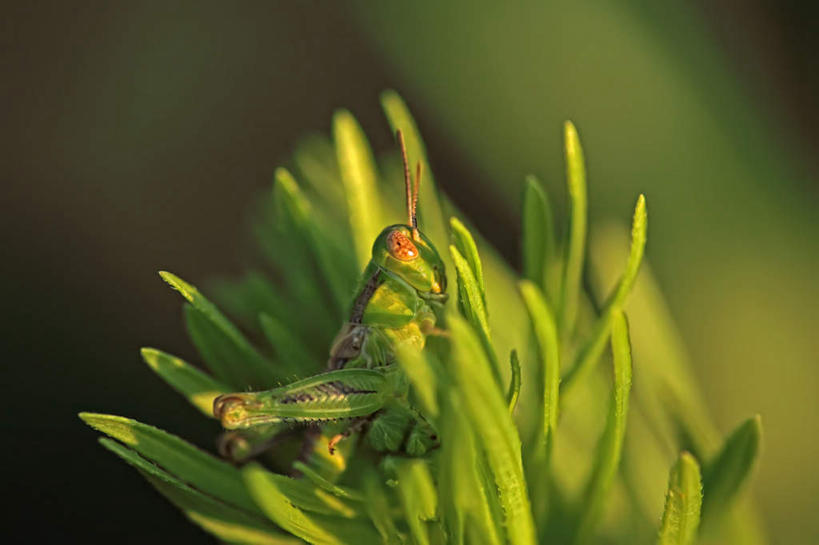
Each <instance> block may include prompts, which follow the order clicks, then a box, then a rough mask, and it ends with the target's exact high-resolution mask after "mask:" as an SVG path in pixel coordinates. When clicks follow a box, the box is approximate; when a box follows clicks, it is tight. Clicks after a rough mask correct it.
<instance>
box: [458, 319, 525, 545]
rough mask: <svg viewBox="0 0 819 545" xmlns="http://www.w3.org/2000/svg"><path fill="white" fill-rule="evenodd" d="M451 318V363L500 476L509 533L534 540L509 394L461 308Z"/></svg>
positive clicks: (513, 537) (495, 472)
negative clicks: (495, 374)
mask: <svg viewBox="0 0 819 545" xmlns="http://www.w3.org/2000/svg"><path fill="white" fill-rule="evenodd" d="M448 323H449V325H450V328H451V333H452V342H453V353H452V358H451V362H450V364H451V366H452V369H453V373H454V374H455V380H456V382H457V384H458V385H459V389H460V393H461V395H462V396H463V401H464V403H463V405H464V409H465V413H466V414H467V416H468V419H469V422H470V424H471V427H472V428H473V429H474V430H475V432H476V434H477V437H478V440H479V444H480V445H481V447H482V449H483V450H484V451H485V452H486V456H487V459H488V461H489V467H490V468H491V470H492V474H493V475H494V478H495V485H496V486H497V492H498V494H499V497H500V504H501V506H502V507H503V515H504V527H505V529H506V533H507V538H508V540H509V542H510V543H512V544H513V545H517V544H530V543H535V528H534V523H533V521H532V512H531V507H530V505H529V496H528V493H527V490H526V482H525V480H524V477H523V464H522V462H521V446H520V437H519V436H518V433H517V429H516V428H515V425H514V423H513V422H512V417H511V415H510V414H509V410H508V408H507V405H506V400H505V399H504V396H503V393H502V392H501V391H500V388H499V386H498V384H497V381H496V380H494V378H493V376H492V373H491V371H490V366H489V364H488V362H487V361H486V357H485V355H484V351H483V349H482V347H481V344H480V341H479V340H478V339H477V338H476V337H475V334H474V333H473V330H472V328H471V327H469V325H468V324H467V323H466V322H465V321H464V320H463V318H461V317H460V316H458V315H457V314H450V315H449V317H448Z"/></svg>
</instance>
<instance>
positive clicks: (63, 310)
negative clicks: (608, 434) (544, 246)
mask: <svg viewBox="0 0 819 545" xmlns="http://www.w3.org/2000/svg"><path fill="white" fill-rule="evenodd" d="M3 12H4V15H3V17H2V20H0V40H1V42H0V43H1V44H2V47H0V71H1V72H0V104H2V106H0V107H2V111H3V115H2V128H3V131H2V132H3V135H2V137H0V143H1V144H2V145H1V146H0V148H2V153H0V161H1V162H2V171H0V172H2V180H0V183H2V186H1V187H2V189H0V203H2V209H1V210H0V232H2V234H3V243H2V248H3V267H2V271H3V278H2V282H0V289H2V290H3V293H2V301H3V306H4V312H2V320H3V326H2V331H3V333H2V339H3V341H2V346H3V350H2V354H3V365H2V388H3V402H4V403H3V416H2V432H3V433H2V438H3V439H4V445H3V448H2V449H0V450H2V456H3V458H4V461H3V466H2V467H3V489H4V494H5V496H6V498H8V499H10V500H11V504H12V505H11V509H10V511H9V508H8V507H6V508H4V511H5V513H6V514H7V515H10V516H11V518H10V519H9V520H12V521H14V522H9V523H7V524H6V525H5V528H4V530H3V533H4V534H7V533H8V532H11V535H12V536H13V537H18V538H19V537H21V536H27V537H28V538H29V540H30V541H31V542H37V540H38V539H39V540H42V539H45V538H49V539H52V540H53V539H58V538H59V539H60V541H61V542H85V543H89V542H96V541H103V540H104V541H114V542H118V543H145V542H148V540H157V541H156V542H165V541H167V539H168V537H169V536H173V538H174V539H175V540H177V542H203V541H204V542H207V540H208V539H209V538H207V537H206V536H205V535H204V534H201V533H200V531H199V530H197V529H196V528H194V527H193V526H190V525H188V524H187V523H186V522H185V520H184V518H183V517H182V516H181V515H180V514H179V513H177V512H176V511H175V510H174V509H173V508H171V507H170V506H168V505H167V504H166V503H165V501H164V500H161V499H160V498H159V497H158V496H157V495H156V494H155V493H154V492H153V491H152V490H151V489H150V488H149V486H148V485H147V484H146V483H144V482H143V481H142V479H141V478H140V477H139V476H138V475H137V474H136V473H135V472H133V470H131V469H130V468H128V467H126V466H125V465H124V464H122V463H121V462H120V461H118V460H116V459H114V457H112V456H111V455H110V454H109V453H107V452H104V451H103V450H102V449H101V448H99V447H98V445H97V444H96V442H95V434H94V433H93V432H92V431H90V430H88V429H86V428H85V427H84V426H83V425H82V424H81V423H80V421H79V420H78V419H77V418H76V416H75V414H76V412H77V411H80V410H89V409H90V410H98V411H102V412H112V413H116V414H124V415H128V416H132V417H134V418H138V419H139V420H142V421H146V422H151V423H155V424H159V425H161V426H162V427H164V428H166V429H168V430H169V431H172V432H176V433H179V434H181V435H184V436H186V437H190V438H193V439H194V440H195V441H196V442H197V443H199V444H201V445H205V446H208V445H211V444H212V440H213V439H212V436H213V429H212V426H211V425H209V424H208V423H207V422H204V421H203V419H201V418H198V417H197V415H196V414H195V411H194V410H193V409H191V408H190V407H189V406H188V405H187V404H186V403H185V402H184V401H183V400H182V399H181V398H179V397H178V396H175V395H173V394H172V393H171V392H170V391H169V390H168V389H167V387H166V386H165V385H163V384H161V382H160V381H159V380H158V379H157V378H156V377H155V376H154V375H153V374H152V373H150V372H149V371H148V370H147V369H146V368H145V366H144V364H143V363H142V362H141V361H140V359H139V355H138V348H139V347H140V346H144V345H149V346H156V347H159V348H162V349H165V350H167V351H169V352H172V353H176V354H180V355H183V356H193V349H192V348H191V347H190V346H189V345H188V343H187V341H186V338H185V335H184V331H183V326H182V322H181V315H180V305H179V300H178V298H177V296H176V295H175V294H173V293H172V292H171V291H170V290H168V289H167V287H166V286H164V285H163V283H162V282H161V281H160V279H159V278H158V277H157V276H156V271H157V270H158V269H160V268H163V269H169V270H172V271H174V272H177V273H179V274H180V275H182V276H183V277H184V278H186V279H189V280H191V281H194V282H196V283H199V284H204V285H207V280H208V279H210V278H214V277H217V276H230V275H237V274H239V273H241V272H242V271H243V270H245V269H246V268H247V266H248V265H249V264H251V263H253V262H254V260H255V259H256V257H255V254H254V251H253V249H252V244H251V242H250V237H249V236H248V223H249V222H248V211H249V210H250V209H251V208H252V204H253V202H254V199H256V198H257V197H258V195H259V194H260V193H261V192H262V191H263V190H264V189H266V188H267V187H268V185H269V184H270V182H271V175H272V172H273V169H274V168H275V166H276V165H277V164H279V163H281V162H282V161H284V160H286V158H287V157H288V155H289V153H290V151H291V150H292V148H293V146H294V145H295V144H296V143H297V141H298V139H299V138H300V137H302V136H304V135H305V134H307V133H309V132H312V131H325V132H326V131H328V130H329V123H330V117H331V115H332V112H333V110H334V109H335V108H337V107H340V106H344V107H347V108H349V109H351V110H352V111H353V113H354V114H355V115H356V116H357V117H358V118H359V120H360V121H361V123H362V125H363V126H364V128H365V130H366V131H367V133H368V136H369V137H370V138H371V142H372V143H373V146H374V147H375V148H376V150H380V151H383V150H387V149H391V146H392V143H391V142H392V140H391V136H390V134H389V132H388V129H387V125H386V123H385V122H384V121H383V119H382V114H381V112H380V108H379V104H378V94H379V92H380V91H381V90H383V89H385V88H395V89H397V90H398V91H399V92H400V93H401V94H402V95H403V96H404V97H405V99H406V100H407V102H408V103H409V105H410V107H411V108H412V110H413V112H414V114H415V115H416V118H417V119H418V122H419V125H420V127H421V130H422V133H423V134H424V137H425V139H426V141H427V144H428V147H429V149H430V156H431V159H432V164H433V168H434V169H435V170H436V174H437V176H436V177H437V179H438V181H439V183H440V184H441V185H442V186H443V188H444V190H446V191H447V192H448V193H449V194H450V195H451V196H452V197H453V200H454V201H455V202H456V203H457V204H458V205H459V206H460V207H461V208H462V209H464V210H465V211H466V213H467V214H468V215H470V216H471V217H472V219H473V220H474V222H475V223H476V225H477V226H478V228H479V229H480V230H481V232H482V233H483V235H485V236H486V237H487V238H488V239H489V240H491V241H493V242H494V243H495V244H496V245H497V246H498V247H499V249H500V251H501V252H502V253H503V255H505V256H506V257H508V259H509V260H510V261H511V262H512V263H515V264H517V262H518V257H517V256H518V248H517V245H516V240H517V237H518V234H519V226H518V219H517V218H518V216H517V210H518V202H519V197H520V184H521V181H522V178H523V176H524V175H525V174H528V173H530V172H533V173H535V174H538V175H539V176H541V178H542V179H544V180H545V181H546V183H547V186H548V188H549V190H550V192H551V193H552V196H553V197H554V199H555V200H556V201H557V202H562V201H561V199H562V198H563V196H564V191H563V162H562V157H561V123H562V121H563V120H564V119H567V118H570V119H572V120H573V121H574V122H575V124H576V125H577V126H578V128H579V130H580V132H581V137H582V139H583V142H584V146H585V149H586V154H587V158H588V170H589V179H590V181H589V183H590V188H589V195H590V200H591V202H590V207H591V212H590V217H591V218H592V220H594V219H598V220H603V219H606V218H612V217H615V218H624V219H627V218H628V217H629V213H630V209H631V206H632V204H633V200H634V196H635V194H636V193H637V192H644V193H646V195H647V198H648V202H649V217H650V221H649V225H650V227H649V245H648V250H647V256H648V259H649V261H650V263H651V265H652V267H653V269H654V271H655V272H656V274H657V277H658V279H659V282H660V285H661V286H662V288H663V289H664V291H665V294H666V296H667V299H668V301H669V304H670V307H671V309H672V311H673V314H674V316H675V318H676V320H677V322H678V325H679V328H680V331H681V335H682V338H683V339H684V341H685V343H686V346H687V348H688V351H689V354H690V356H691V359H692V361H693V362H694V364H695V370H696V373H697V376H698V379H699V381H700V384H701V386H702V388H703V389H704V391H705V393H706V399H707V403H708V405H709V409H710V410H711V412H712V413H713V414H714V415H715V418H716V420H717V422H718V424H719V426H720V428H721V429H722V431H723V432H727V431H729V430H730V429H732V428H733V427H734V426H735V425H736V424H737V423H738V422H739V421H740V420H741V419H742V418H744V417H747V416H748V415H751V414H754V413H757V412H758V413H761V414H762V417H763V422H764V425H765V439H764V449H763V456H762V460H761V464H760V465H759V466H758V470H757V475H756V477H755V479H754V482H753V484H752V487H751V488H752V492H753V493H754V495H755V496H756V498H757V504H758V506H759V508H760V511H761V513H762V515H763V517H764V521H765V525H766V527H767V532H768V534H769V536H770V538H771V542H773V543H789V544H810V543H816V542H817V541H819V517H816V512H817V509H819V472H817V471H815V467H816V466H815V464H816V460H817V458H819V438H817V436H816V433H815V430H816V427H817V418H816V417H817V414H818V413H819V399H817V393H819V340H817V338H818V337H819V335H817V328H819V283H817V281H816V278H815V275H816V272H815V271H816V270H817V267H819V243H817V236H819V214H817V205H819V191H817V190H818V189H819V185H817V181H819V161H818V160H817V151H819V101H818V100H817V97H819V70H818V69H817V65H816V52H817V51H819V33H817V32H816V30H817V26H816V25H817V20H819V19H818V18H817V16H818V15H819V13H817V8H816V7H815V6H814V5H812V4H811V3H808V2H784V3H778V4H777V5H775V6H774V5H769V4H768V3H766V2H762V1H761V0H752V1H748V2H743V3H742V5H741V6H739V5H734V3H733V2H729V1H726V0H718V1H712V2H704V1H700V2H652V3H649V2H643V3H634V4H632V5H626V3H609V4H606V3H600V2H567V3H565V4H560V3H555V4H549V5H547V4H546V3H542V2H537V3H532V4H529V5H523V4H522V5H519V6H517V7H515V8H511V7H509V6H506V5H502V4H501V3H494V2H493V3H487V5H480V4H476V3H475V2H466V1H463V2H458V1H455V2H447V3H446V5H439V3H437V2H413V3H409V2H385V3H381V2H378V3H376V2H360V3H358V2H353V3H345V4H336V3H327V2H298V3H268V2H259V3H222V2H211V3H209V2H173V3H160V2H144V3H138V2H120V3H112V4H108V3H102V2H100V3H87V2H79V3H53V4H43V3H36V2H34V3H30V2H20V3H18V5H16V6H15V5H5V6H4V9H3ZM635 373H639V361H636V362H635ZM658 501H661V499H660V498H658Z"/></svg>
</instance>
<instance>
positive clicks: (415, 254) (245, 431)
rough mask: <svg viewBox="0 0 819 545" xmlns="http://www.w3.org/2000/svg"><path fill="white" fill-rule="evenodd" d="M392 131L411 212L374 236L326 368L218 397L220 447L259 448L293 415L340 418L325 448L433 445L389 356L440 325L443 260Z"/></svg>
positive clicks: (227, 450)
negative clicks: (351, 440)
mask: <svg viewBox="0 0 819 545" xmlns="http://www.w3.org/2000/svg"><path fill="white" fill-rule="evenodd" d="M396 138H397V140H398V143H399V146H400V148H401V155H402V159H403V164H404V186H405V189H406V206H407V220H408V221H407V224H406V225H404V224H396V225H390V226H388V227H386V228H385V229H384V230H383V231H381V233H380V234H379V235H378V237H377V238H376V239H375V242H374V243H373V247H372V258H371V259H370V262H369V263H368V264H367V266H366V268H365V269H364V272H363V274H362V276H361V279H360V280H359V282H358V286H357V288H356V295H355V297H354V298H353V301H352V305H351V310H350V315H349V320H348V321H347V322H346V323H345V324H344V325H343V326H342V327H341V329H340V331H339V333H338V335H337V336H336V338H335V340H334V341H333V343H332V346H331V348H330V356H329V359H328V362H327V371H325V372H323V373H321V374H318V375H316V376H313V377H309V378H306V379H302V380H298V381H296V382H293V383H291V384H288V385H285V386H282V387H279V388H274V389H272V390H266V391H261V392H243V393H232V394H224V395H221V396H219V397H217V398H216V399H215V400H214V404H213V413H214V416H216V418H218V419H219V420H221V423H222V426H223V427H224V428H225V429H227V430H232V431H230V432H228V433H227V434H226V436H225V437H226V438H227V439H225V440H223V441H222V444H221V445H220V450H221V451H222V453H223V455H226V456H228V457H232V458H234V459H236V458H243V457H246V456H249V455H253V454H256V453H258V452H259V451H260V450H264V449H265V448H268V447H269V443H265V442H264V441H261V442H260V444H261V445H262V446H259V445H254V441H255V440H256V439H258V438H262V437H270V436H271V435H274V434H275V433H276V432H278V431H280V430H282V429H284V428H286V427H288V426H292V425H295V424H314V425H323V424H327V423H331V424H334V425H335V426H336V427H338V423H340V422H341V423H344V424H346V428H345V429H343V430H341V431H340V432H339V433H336V434H335V435H333V436H332V438H331V439H330V440H329V443H328V447H329V450H330V454H333V452H334V449H335V447H336V445H337V444H338V442H339V441H341V440H343V439H344V438H346V437H349V436H350V435H352V434H353V433H359V432H360V433H363V434H366V438H367V441H368V443H369V444H370V446H371V447H372V448H373V449H374V450H376V451H378V452H382V453H393V454H404V455H409V456H423V455H424V454H426V453H427V452H428V451H430V450H431V449H433V448H435V447H437V446H438V445H439V441H438V436H437V433H436V431H435V430H434V429H433V427H432V426H431V425H430V424H429V423H428V422H427V421H426V420H425V419H424V417H423V416H422V415H421V414H420V413H418V412H417V411H416V410H415V409H414V408H413V407H412V406H411V405H410V403H409V401H408V390H409V382H408V380H407V378H406V376H405V375H404V373H403V372H402V371H401V369H400V367H399V365H398V364H397V363H396V356H395V354H396V349H397V348H398V347H399V345H410V346H412V347H414V348H415V349H418V350H420V349H423V347H424V345H425V343H426V338H427V336H428V335H436V334H444V332H443V330H441V329H439V328H438V327H437V324H439V323H440V322H441V320H442V317H443V309H444V304H445V302H446V300H447V294H446V274H445V270H444V263H443V261H442V260H441V256H440V255H439V254H438V251H437V250H436V248H435V246H434V245H433V244H432V242H431V241H430V240H429V239H428V238H427V237H426V236H425V235H424V234H423V233H422V232H421V231H420V230H419V229H418V220H417V216H416V206H417V202H418V186H419V184H420V180H421V163H420V161H419V162H418V164H417V168H416V172H415V181H414V183H413V181H412V180H411V177H410V168H409V162H408V160H407V151H406V146H405V143H404V138H403V135H402V134H401V131H400V130H399V131H397V132H396ZM309 437H310V436H309V435H308V438H309ZM313 440H315V433H314V434H313ZM305 445H306V446H303V447H302V454H303V456H306V455H308V454H309V452H310V451H311V449H312V444H311V443H310V442H309V441H306V442H305Z"/></svg>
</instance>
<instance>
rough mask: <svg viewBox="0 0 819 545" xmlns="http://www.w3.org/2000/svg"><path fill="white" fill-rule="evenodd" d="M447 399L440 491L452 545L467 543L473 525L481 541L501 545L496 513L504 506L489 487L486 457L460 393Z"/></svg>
mask: <svg viewBox="0 0 819 545" xmlns="http://www.w3.org/2000/svg"><path fill="white" fill-rule="evenodd" d="M445 399H446V403H445V409H444V414H443V416H442V424H441V432H442V437H444V441H443V443H442V445H441V457H440V459H439V462H438V489H439V491H440V496H441V511H442V517H443V520H444V523H445V525H446V528H447V532H448V536H449V541H448V542H449V543H452V544H453V545H461V544H463V543H464V542H465V539H466V533H467V528H468V527H470V526H471V527H473V528H474V529H475V531H476V532H477V533H478V534H479V535H480V536H481V541H480V542H483V543H488V544H492V545H500V543H502V540H501V537H500V529H499V528H500V524H501V521H500V520H496V517H495V514H494V513H495V512H497V513H500V512H501V506H500V505H499V503H498V497H497V494H495V493H494V483H492V484H491V490H492V493H491V494H490V493H489V488H488V487H487V486H485V483H486V479H485V475H482V474H481V472H482V471H485V472H488V468H487V467H486V461H485V458H483V457H482V456H479V453H478V450H477V445H476V439H475V434H474V433H473V430H472V428H471V427H470V425H469V420H468V419H467V417H466V415H465V414H464V408H463V401H462V400H461V399H460V396H459V395H458V393H457V391H455V390H450V391H448V392H447V393H446V395H445ZM490 479H491V477H490ZM493 508H494V509H493Z"/></svg>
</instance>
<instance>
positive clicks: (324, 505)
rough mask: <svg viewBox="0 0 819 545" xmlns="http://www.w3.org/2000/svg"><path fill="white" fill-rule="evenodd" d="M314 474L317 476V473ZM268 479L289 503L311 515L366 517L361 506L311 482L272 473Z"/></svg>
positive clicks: (350, 517)
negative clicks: (354, 504)
mask: <svg viewBox="0 0 819 545" xmlns="http://www.w3.org/2000/svg"><path fill="white" fill-rule="evenodd" d="M312 473H313V475H315V472H312ZM267 477H268V479H269V480H271V481H273V482H275V483H276V487H277V488H278V489H279V490H280V491H281V492H282V494H284V495H285V496H286V497H287V499H288V501H289V502H290V503H292V504H293V505H294V506H295V507H298V508H299V509H303V510H304V511H308V512H310V513H319V514H323V515H335V516H337V517H342V518H347V519H353V518H361V517H363V516H364V512H363V511H362V510H360V509H359V507H360V506H353V505H352V504H351V503H350V502H349V501H347V499H345V498H340V497H338V496H337V495H336V494H335V493H334V492H330V491H328V490H324V489H323V488H321V487H317V486H316V485H314V484H313V483H312V482H310V481H309V480H305V479H293V478H291V477H286V476H284V475H279V474H276V473H270V472H268V474H267ZM331 486H334V485H331Z"/></svg>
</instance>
